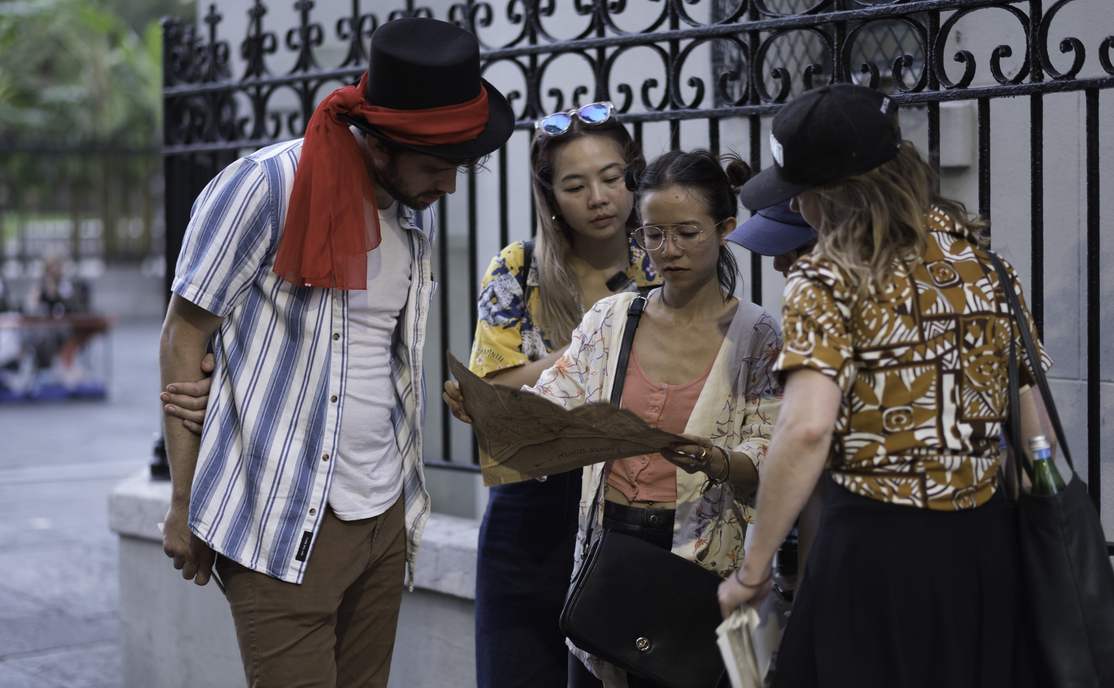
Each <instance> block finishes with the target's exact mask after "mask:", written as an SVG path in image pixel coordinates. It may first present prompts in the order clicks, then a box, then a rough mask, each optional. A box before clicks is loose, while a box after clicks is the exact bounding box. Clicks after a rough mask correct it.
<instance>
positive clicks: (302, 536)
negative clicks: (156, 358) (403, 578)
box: [173, 140, 436, 585]
mask: <svg viewBox="0 0 1114 688" xmlns="http://www.w3.org/2000/svg"><path fill="white" fill-rule="evenodd" d="M301 152H302V141H301V140H296V141H289V142H286V143H280V144H277V145H274V146H270V147H268V148H264V149H263V150H260V151H258V152H256V153H254V154H252V155H249V156H247V157H245V158H241V159H240V160H237V161H236V162H235V163H233V164H232V165H230V166H229V167H227V168H226V169H225V170H224V171H223V172H221V173H220V174H219V175H217V177H216V178H215V179H213V181H212V182H210V183H209V185H208V186H207V187H205V190H204V191H203V192H202V193H201V195H200V196H199V197H198V199H197V201H196V202H195V203H194V206H193V212H192V215H191V218H190V224H189V227H188V228H187V229H186V236H185V239H184V241H183V244H182V251H181V254H180V255H179V257H178V265H177V269H176V274H175V279H174V286H173V290H174V293H176V294H178V295H179V296H181V297H182V298H184V299H187V300H188V301H191V302H192V303H195V304H197V305H198V306H200V307H202V308H204V309H205V310H207V311H210V312H212V313H215V314H216V315H219V316H222V317H223V318H224V321H223V322H222V323H221V326H220V328H219V330H218V331H217V334H216V336H215V338H214V351H215V354H216V369H215V370H214V371H213V388H212V392H211V394H210V397H209V410H208V414H207V416H206V419H205V427H204V431H203V434H202V437H201V451H200V455H199V457H198V461H197V470H196V472H195V473H194V481H193V494H192V497H191V500H190V528H191V529H192V530H193V532H194V533H195V534H196V535H197V536H198V537H200V538H201V539H202V540H204V541H205V542H207V543H209V544H210V545H211V546H212V547H213V549H214V550H216V551H217V552H219V553H220V554H221V555H222V556H226V557H228V558H229V559H232V560H234V561H237V562H239V563H240V564H243V565H244V566H246V567H248V568H250V569H253V570H255V571H259V572H261V573H265V574H267V575H270V576H274V577H275V578H279V579H282V580H284V581H288V582H291V583H300V582H301V581H302V576H304V575H305V570H306V565H307V563H308V561H309V555H310V551H311V550H312V546H313V540H314V537H315V536H316V533H317V531H318V529H319V528H320V526H321V523H322V521H323V520H324V516H325V509H326V508H327V507H328V498H329V485H330V481H331V479H332V475H333V465H334V464H335V463H336V462H335V461H333V460H332V459H331V457H333V456H335V455H336V452H337V444H338V441H339V438H340V424H341V422H359V419H346V418H344V408H343V406H344V392H345V385H346V378H347V368H348V366H347V357H348V298H347V292H345V291H344V290H340V289H323V288H311V287H297V286H294V285H292V284H290V283H289V282H286V281H285V280H283V279H281V278H280V277H279V276H278V275H276V274H275V273H274V271H273V270H272V269H271V268H272V265H273V263H274V258H275V251H276V250H277V248H278V239H279V236H280V235H281V233H282V228H283V226H284V224H285V222H286V210H287V203H288V201H289V198H290V192H291V189H292V188H293V184H294V171H295V169H296V168H297V166H298V159H299V157H300V155H301ZM395 206H396V207H397V208H398V214H399V215H398V217H399V224H400V225H401V226H402V227H403V228H405V229H406V230H408V231H407V235H408V236H409V241H410V256H411V275H412V277H411V282H410V290H409V294H408V295H407V300H406V306H405V307H404V308H403V310H402V312H401V313H399V317H398V326H397V329H396V331H395V335H394V338H393V342H392V345H391V382H392V384H393V387H394V394H395V410H394V412H393V413H392V416H391V422H392V424H393V425H394V433H395V439H396V441H397V442H398V449H399V453H400V454H401V455H402V472H403V495H404V500H405V507H406V543H407V550H406V559H407V563H408V565H409V579H410V581H411V585H412V583H413V576H414V562H415V559H416V558H417V554H418V544H419V542H420V540H421V534H422V529H423V527H424V526H425V522H426V520H427V518H428V517H429V510H430V503H429V493H428V492H427V490H426V485H425V476H424V473H423V470H422V433H421V430H422V424H423V422H424V418H425V386H424V384H423V378H422V348H423V346H424V344H425V325H426V317H427V314H428V311H429V303H430V299H431V298H432V296H433V290H434V288H435V286H436V285H435V284H434V283H433V281H432V275H431V273H430V255H431V246H432V242H433V239H434V233H435V230H434V223H433V211H432V209H430V210H426V211H423V212H415V211H413V210H411V209H409V208H405V207H404V206H403V205H402V204H401V203H397V202H396V203H395Z"/></svg>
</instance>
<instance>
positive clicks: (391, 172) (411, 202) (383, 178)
mask: <svg viewBox="0 0 1114 688" xmlns="http://www.w3.org/2000/svg"><path fill="white" fill-rule="evenodd" d="M375 181H376V182H377V183H378V184H379V186H381V187H383V190H384V191H386V192H387V193H388V194H389V195H390V197H391V198H393V199H395V200H396V201H398V202H399V203H401V204H403V205H404V206H406V207H407V208H413V209H414V210H419V211H420V210H425V209H426V208H428V207H429V205H430V204H429V203H427V202H425V201H423V200H422V199H421V197H422V196H434V195H436V196H440V195H441V192H440V191H436V190H430V191H426V192H425V193H420V194H418V195H416V196H411V195H409V194H407V193H406V192H405V191H403V190H402V185H403V181H402V176H401V175H400V174H399V173H398V166H397V165H396V164H395V158H394V156H391V160H390V162H388V163H387V166H386V167H385V168H384V169H383V171H382V172H381V173H379V174H378V175H376V178H375Z"/></svg>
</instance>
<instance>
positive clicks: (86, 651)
mask: <svg viewBox="0 0 1114 688" xmlns="http://www.w3.org/2000/svg"><path fill="white" fill-rule="evenodd" d="M159 326H160V323H159V321H157V320H143V321H138V322H125V323H122V324H119V325H117V326H116V327H115V328H114V329H113V331H112V335H111V343H110V346H111V349H112V352H111V353H112V374H111V379H110V381H109V396H108V399H106V400H101V401H81V402H50V403H38V404H36V403H31V404H21V405H13V404H0V687H2V688H118V687H119V686H120V685H121V666H120V643H119V613H118V606H119V586H118V579H117V543H116V537H115V535H114V534H113V533H112V532H111V531H109V529H108V493H109V491H110V490H111V489H112V487H113V486H114V485H115V484H116V483H117V482H119V480H120V479H121V478H123V477H125V476H127V475H130V474H133V473H134V472H135V471H136V470H137V469H139V468H141V467H143V466H144V465H146V464H147V463H148V462H149V461H150V456H151V445H152V438H153V435H154V433H155V431H156V430H157V429H158V422H159V409H158V401H157V397H156V394H157V391H158V369H157V365H158V351H157V346H158V336H159ZM169 565H170V564H169V562H168V563H167V566H169Z"/></svg>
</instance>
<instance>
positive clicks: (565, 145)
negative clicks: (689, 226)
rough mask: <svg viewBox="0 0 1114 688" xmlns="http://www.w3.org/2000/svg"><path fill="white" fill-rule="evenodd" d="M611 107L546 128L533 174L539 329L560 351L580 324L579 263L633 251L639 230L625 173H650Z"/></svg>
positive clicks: (590, 108)
mask: <svg viewBox="0 0 1114 688" xmlns="http://www.w3.org/2000/svg"><path fill="white" fill-rule="evenodd" d="M613 115H614V113H613V111H612V105H611V103H592V104H589V105H585V106H583V107H580V108H577V109H576V110H573V111H571V112H559V113H554V114H552V115H548V116H546V117H543V118H542V119H540V120H538V122H537V133H536V134H535V135H534V141H533V143H532V144H531V146H530V173H531V180H532V183H533V187H534V198H535V202H536V204H537V208H538V242H537V257H538V282H539V296H540V301H539V309H538V310H539V313H538V316H539V321H540V322H539V324H540V325H541V326H542V327H543V328H544V329H545V332H546V336H547V337H548V338H549V339H550V340H551V341H553V342H554V343H555V344H558V345H559V346H560V345H563V344H566V343H568V338H569V335H570V333H571V332H572V331H573V329H575V328H576V326H577V325H578V324H579V323H580V318H581V312H582V307H581V297H580V288H579V286H578V284H579V283H578V281H577V277H576V273H575V272H574V271H573V267H572V258H573V256H574V255H576V256H581V257H590V256H592V255H594V254H599V253H600V252H610V251H620V252H624V251H626V246H627V244H628V232H629V231H630V230H631V229H633V228H634V227H635V226H636V225H637V222H636V221H635V219H634V214H633V213H632V209H633V206H634V194H633V193H632V192H631V190H630V189H628V188H627V186H626V184H625V182H624V179H623V170H624V168H625V167H626V166H627V165H629V164H632V163H634V164H640V165H644V164H645V160H644V158H643V157H642V151H641V150H640V149H639V147H638V145H637V144H636V143H635V142H634V139H632V138H631V136H630V134H629V133H628V132H627V130H626V127H624V126H623V125H622V124H621V123H620V122H619V121H618V120H617V119H615V117H614V116H613Z"/></svg>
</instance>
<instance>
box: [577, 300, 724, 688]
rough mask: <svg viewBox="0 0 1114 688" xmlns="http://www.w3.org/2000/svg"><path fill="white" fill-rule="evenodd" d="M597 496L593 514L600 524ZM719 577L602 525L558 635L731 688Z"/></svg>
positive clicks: (614, 396) (661, 673)
mask: <svg viewBox="0 0 1114 688" xmlns="http://www.w3.org/2000/svg"><path fill="white" fill-rule="evenodd" d="M645 303H646V300H645V297H643V296H639V297H637V298H635V300H634V301H633V302H632V303H631V306H630V308H629V309H628V310H627V327H626V330H625V331H624V333H623V342H622V346H621V348H620V351H619V360H618V366H617V368H616V374H615V382H614V385H613V386H612V391H611V403H613V404H615V405H619V402H620V400H621V398H622V394H623V378H624V376H625V373H626V369H627V361H628V359H629V355H630V348H631V342H632V341H633V340H634V331H635V328H636V327H637V325H638V318H639V317H640V316H641V314H642V308H643V307H644V305H645ZM598 504H599V500H598V499H593V501H592V509H591V512H590V513H589V515H588V534H587V536H586V537H585V542H590V541H591V528H592V526H593V525H594V524H595V516H596V507H597V506H598ZM719 584H720V577H719V576H717V575H716V574H715V573H713V572H711V571H709V570H707V569H705V568H704V567H702V566H700V565H699V564H697V563H695V562H691V561H689V560H687V559H684V558H682V557H679V556H677V555H675V554H673V553H672V552H670V551H668V550H665V549H662V548H660V547H657V546H655V545H652V544H650V543H648V542H645V541H643V540H639V539H638V538H635V537H631V536H629V535H624V534H622V533H616V532H612V531H609V530H606V529H604V530H603V532H601V533H600V536H599V538H597V539H596V541H595V542H593V543H592V545H591V547H590V548H589V549H588V551H587V553H586V554H585V556H584V559H583V565H582V566H581V567H580V570H579V571H578V572H577V574H576V577H575V578H574V579H573V582H572V585H570V586H569V592H568V595H567V596H566V597H565V606H564V608H563V609H562V610H561V620H560V626H561V632H562V633H564V634H565V635H566V636H568V638H569V639H570V640H572V642H573V643H574V644H575V645H576V646H577V647H579V648H580V649H582V650H585V651H587V652H589V653H591V654H593V655H595V656H597V657H599V658H600V659H603V660H605V661H607V662H611V663H612V664H614V665H616V666H617V667H619V668H621V669H623V670H625V671H627V672H629V673H631V674H634V675H636V676H638V677H639V678H643V679H647V680H649V681H653V682H655V683H657V684H660V685H662V686H667V687H668V688H716V687H717V686H727V685H728V679H727V672H726V669H725V668H724V664H723V657H722V656H721V655H720V652H719V647H718V646H717V645H716V627H717V626H718V625H719V624H720V622H721V621H722V619H721V617H720V611H719V603H718V601H717V599H716V590H717V588H718V587H719Z"/></svg>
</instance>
